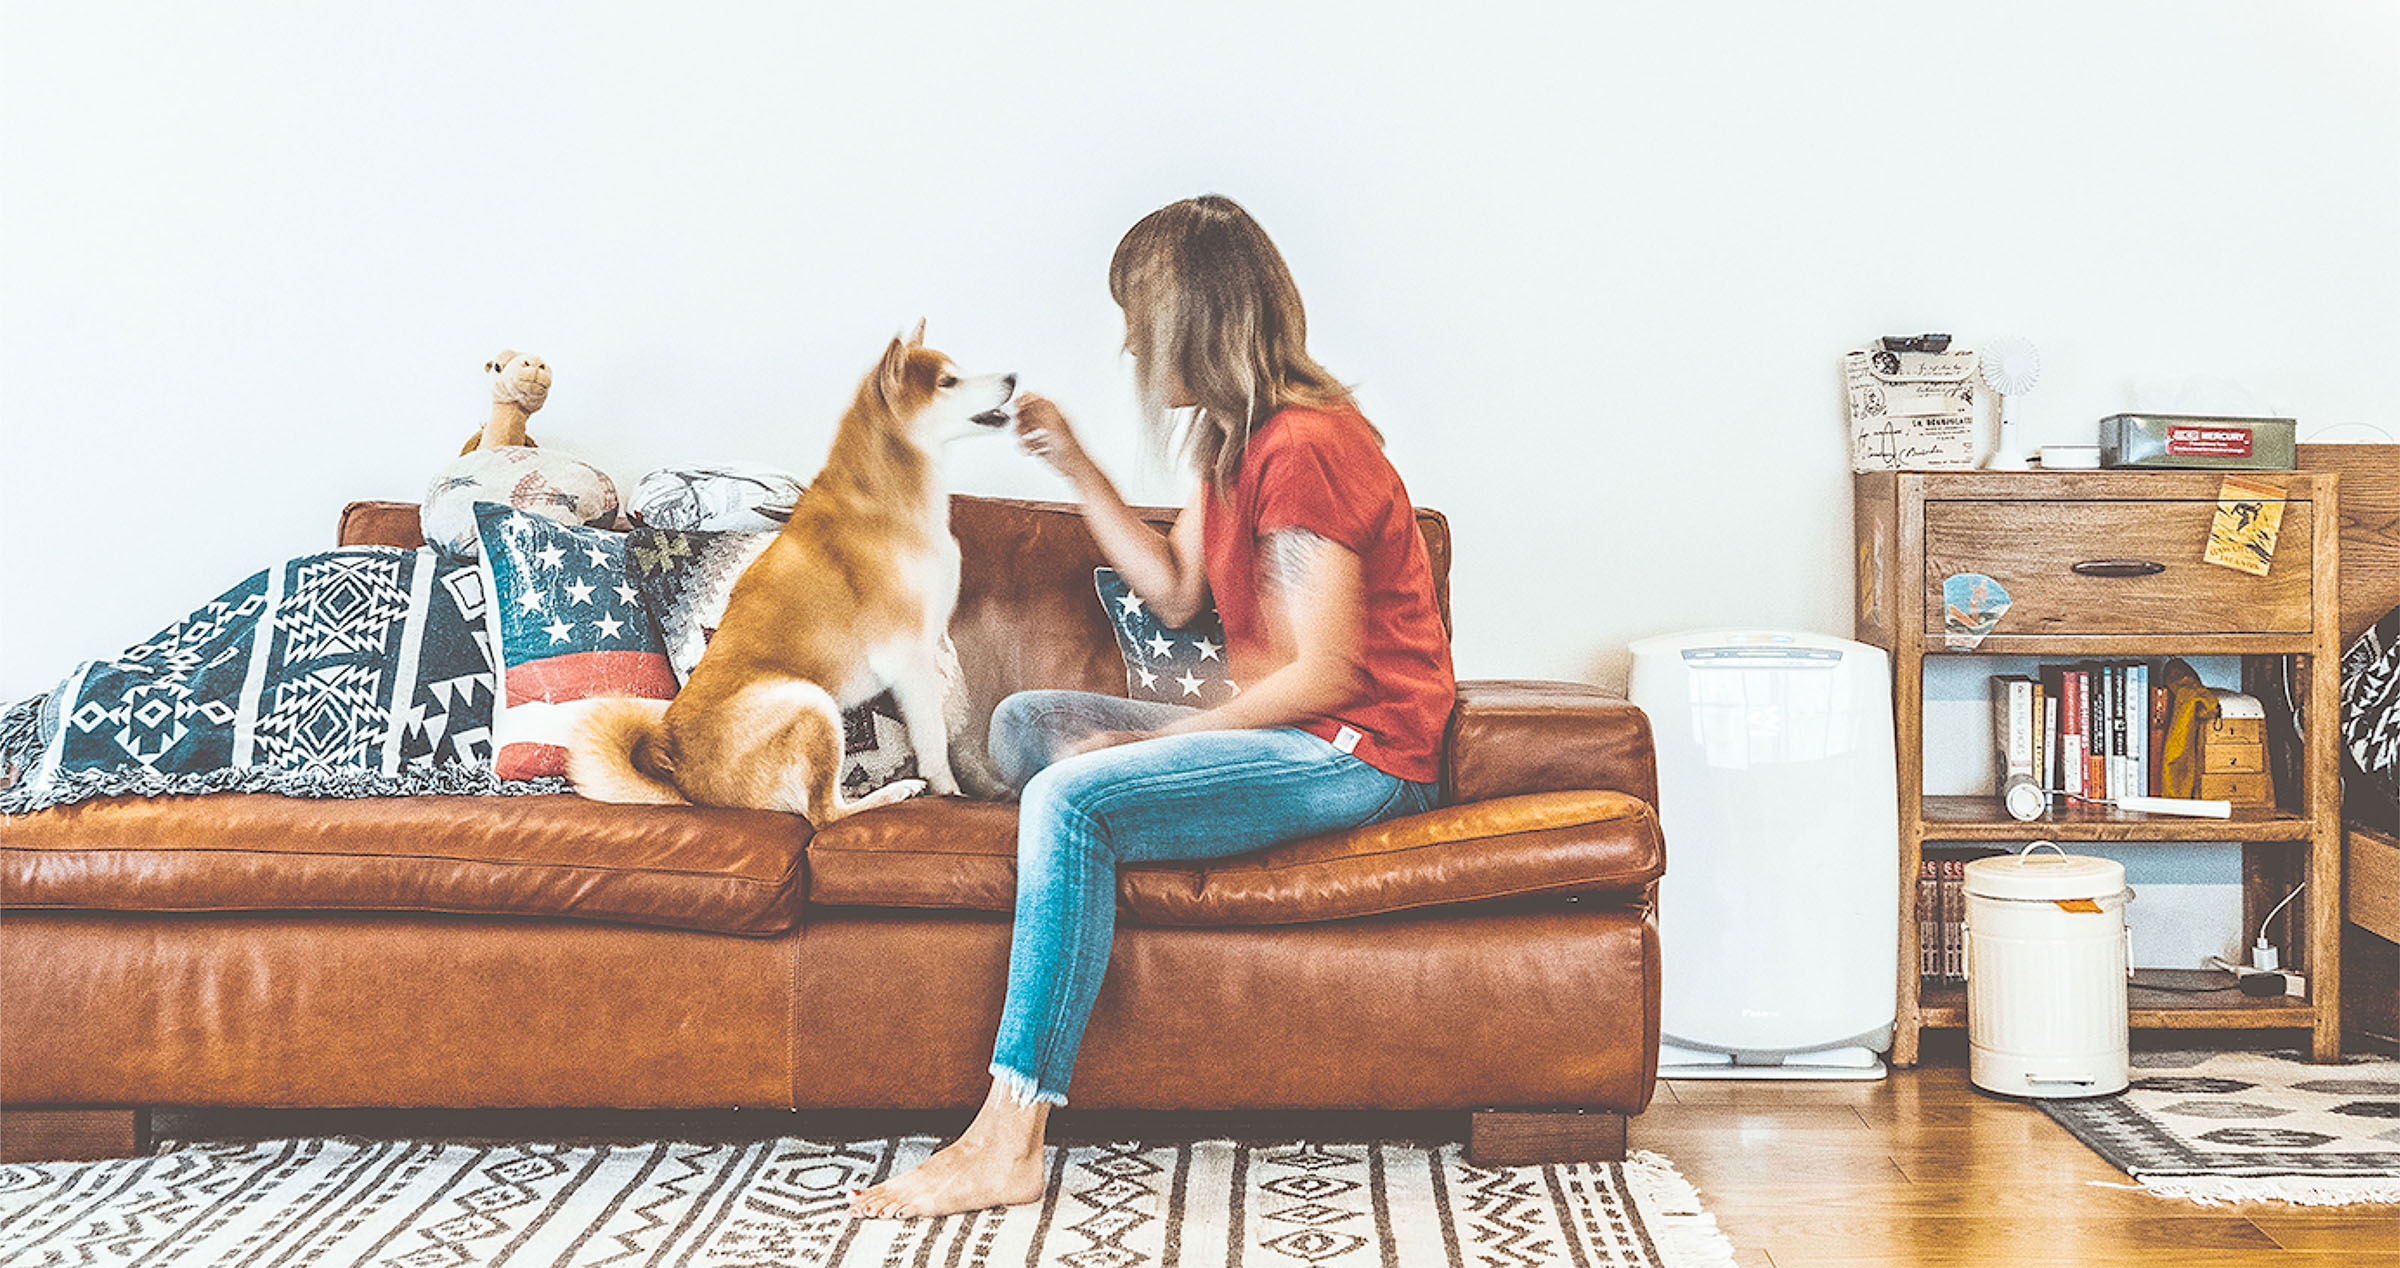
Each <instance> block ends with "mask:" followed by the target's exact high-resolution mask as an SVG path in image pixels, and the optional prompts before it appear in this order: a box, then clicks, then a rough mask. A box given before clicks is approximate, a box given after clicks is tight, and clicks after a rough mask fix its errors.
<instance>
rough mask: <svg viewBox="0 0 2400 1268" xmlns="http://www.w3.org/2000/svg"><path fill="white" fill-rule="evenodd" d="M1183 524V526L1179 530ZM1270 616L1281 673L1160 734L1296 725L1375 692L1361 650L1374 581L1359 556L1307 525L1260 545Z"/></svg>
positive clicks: (1278, 532)
mask: <svg viewBox="0 0 2400 1268" xmlns="http://www.w3.org/2000/svg"><path fill="white" fill-rule="evenodd" d="M1178 527H1180V525H1178ZM1259 546H1260V552H1261V558H1260V560H1259V567H1260V569H1261V572H1262V574H1263V576H1264V578H1265V580H1266V581H1267V585H1266V587H1265V593H1266V597H1267V616H1268V626H1269V630H1270V633H1271V634H1272V636H1273V639H1274V651H1275V652H1276V653H1277V655H1276V659H1277V661H1279V662H1280V663H1281V665H1282V667H1281V668H1279V669H1276V670H1274V671H1273V672H1271V673H1269V674H1268V675H1267V676H1266V677H1264V678H1262V679H1260V680H1258V681H1257V682H1253V683H1245V684H1243V685H1242V688H1241V692H1240V694H1238V695H1236V696H1235V697H1234V698H1233V699H1231V700H1228V701H1226V702H1225V703H1224V704H1221V705H1218V706H1217V707H1216V708H1213V709H1208V710H1205V711H1203V712H1201V713H1197V714H1194V715H1192V716H1190V717H1186V718H1182V719H1180V720H1178V721H1176V722H1173V723H1171V724H1169V725H1168V726H1166V727H1163V728H1161V729H1160V731H1159V734H1161V735H1174V734H1178V733H1181V732H1185V731H1228V730H1242V729H1251V728H1257V727H1271V726H1289V725H1291V724H1292V723H1295V722H1302V721H1306V720H1307V719H1310V718H1319V717H1323V716H1325V715H1327V714H1329V713H1333V712H1335V711H1337V710H1339V709H1341V708H1342V707H1343V706H1344V705H1347V704H1349V703H1351V702H1352V701H1354V700H1357V699H1358V698H1359V697H1360V696H1361V695H1363V694H1365V692H1366V689H1367V685H1368V682H1367V672H1366V666H1365V665H1364V664H1363V663H1362V661H1361V660H1360V655H1359V646H1360V642H1361V633H1362V628H1363V626H1364V623H1365V612H1366V582H1365V580H1364V575H1363V572H1362V570H1361V568H1360V566H1359V559H1358V556H1357V555H1354V554H1352V553H1350V551H1349V550H1347V549H1345V548H1344V547H1342V546H1341V545H1340V544H1339V543H1337V542H1335V541H1333V540H1332V539H1330V538H1326V537H1321V536H1319V535H1317V534H1315V533H1312V532H1310V531H1308V530H1307V529H1304V528H1287V529H1279V530H1276V531H1274V532H1270V533H1268V534H1266V535H1265V537H1263V538H1262V539H1261V540H1260V543H1259Z"/></svg>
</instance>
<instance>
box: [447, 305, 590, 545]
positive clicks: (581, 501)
mask: <svg viewBox="0 0 2400 1268" xmlns="http://www.w3.org/2000/svg"><path fill="white" fill-rule="evenodd" d="M483 368H484V372H485V373H486V374H488V375H490V376H491V380H492V416H491V419H490V420H489V421H487V422H486V423H484V425H483V430H482V431H480V432H477V433H476V434H475V438H474V439H472V440H470V441H468V442H467V447H466V448H465V449H462V450H460V451H459V456H458V457H456V458H453V459H451V460H450V464H449V465H448V466H445V467H443V468H442V469H441V470H440V471H437V472H435V473H434V477H433V483H432V485H431V486H430V487H428V488H427V489H426V490H425V503H424V509H423V511H422V513H421V514H420V516H419V520H420V522H421V524H422V525H423V527H424V530H425V540H426V541H428V542H431V543H432V544H434V545H435V546H438V547H440V548H441V549H443V550H445V551H447V552H449V553H450V554H453V555H458V556H462V557H464V558H468V559H472V558H474V557H475V556H476V554H477V553H478V551H479V549H480V547H479V543H478V542H477V541H476V535H475V534H476V528H475V504H476V503H477V502H500V503H504V504H506V505H509V506H513V507H515V508H517V509H518V510H520V511H524V512H527V513H528V514H533V515H539V516H542V517H544V518H546V519H554V520H557V521H559V522H561V523H565V524H584V525H590V526H593V527H599V528H609V527H614V526H615V525H616V522H617V506H618V503H617V486H616V482H614V481H612V480H610V479H609V478H608V474H607V473H606V472H604V471H602V470H600V469H599V468H598V467H595V466H593V465H591V464H590V463H587V462H579V461H577V460H576V459H574V458H570V457H568V456H567V455H565V454H563V453H559V452H557V451H556V450H549V449H537V448H535V447H534V443H533V437H531V436H528V435H526V434H525V420H526V419H528V418H531V417H532V416H533V412H534V411H535V410H538V409H540V408H541V407H542V402H544V401H546V400H548V399H549V397H550V366H549V363H547V362H545V361H543V360H542V359H541V358H540V357H537V356H532V355H530V354H527V353H521V352H516V351H513V350H512V351H509V352H503V353H501V354H500V355H499V356H497V357H494V358H492V359H491V360H490V361H488V362H485V363H484V367H483Z"/></svg>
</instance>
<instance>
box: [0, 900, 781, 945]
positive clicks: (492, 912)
mask: <svg viewBox="0 0 2400 1268" xmlns="http://www.w3.org/2000/svg"><path fill="white" fill-rule="evenodd" d="M6 909H7V910H9V911H66V912H93V913H115V914H118V915H126V916H145V915H160V916H208V915H227V916H232V915H246V916H254V915H267V914H271V913H276V912H282V913H286V914H290V915H299V916H305V915H307V914H309V913H310V912H318V911H340V912H380V913H383V914H386V915H393V916H491V917H494V918H500V919H510V920H572V921H575V922H577V923H579V924H590V925H638V926H640V927H641V928H644V929H676V930H681V931H683V932H685V933H715V934H723V935H725V936H726V937H729V938H773V937H780V936H782V935H783V934H787V933H790V932H791V931H792V929H793V927H794V925H795V924H797V923H798V922H797V921H794V922H793V924H786V925H780V926H777V927H775V928H772V929H758V928H743V929H728V928H725V927H724V926H723V925H699V924H691V923H688V922H679V923H675V924H669V923H667V922H666V918H664V917H649V918H641V917H635V916H629V915H607V914H600V915H587V914H584V913H581V912H567V911H561V912H543V911H526V910H524V909H522V908H516V909H508V908H495V907H436V906H432V905H430V904H425V903H416V904H412V905H410V906H406V907H396V906H392V905H390V904H387V903H367V904H364V905H360V904H357V903H337V902H318V901H315V900H311V901H310V902H309V904H308V905H307V906H305V907H188V906H186V907H167V906H160V905H155V904H148V905H144V906H140V907H81V906H76V905H74V904H72V903H47V902H39V903H29V902H17V901H14V900H11V901H10V902H9V903H8V905H7V908H6Z"/></svg>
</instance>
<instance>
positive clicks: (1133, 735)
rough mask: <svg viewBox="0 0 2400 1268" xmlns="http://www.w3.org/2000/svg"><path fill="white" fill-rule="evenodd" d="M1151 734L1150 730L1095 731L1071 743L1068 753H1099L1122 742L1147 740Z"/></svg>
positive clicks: (1071, 754)
mask: <svg viewBox="0 0 2400 1268" xmlns="http://www.w3.org/2000/svg"><path fill="white" fill-rule="evenodd" d="M1151 734H1152V733H1151V732H1148V731H1094V732H1092V733H1091V734H1090V735H1087V736H1084V737H1083V738H1082V739H1080V740H1077V741H1075V743H1073V744H1072V745H1069V746H1068V748H1067V753H1068V755H1069V756H1076V755H1080V754H1083V753H1097V752H1099V751H1100V750H1101V749H1104V748H1115V747H1116V746H1118V745H1120V744H1132V743H1134V742H1136V741H1139V740H1147V739H1149V738H1151Z"/></svg>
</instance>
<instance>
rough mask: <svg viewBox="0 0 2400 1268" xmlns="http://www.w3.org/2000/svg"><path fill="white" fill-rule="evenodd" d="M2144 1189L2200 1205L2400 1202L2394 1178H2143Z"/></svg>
mask: <svg viewBox="0 0 2400 1268" xmlns="http://www.w3.org/2000/svg"><path fill="white" fill-rule="evenodd" d="M2138 1178H2139V1179H2140V1180H2141V1182H2142V1188H2143V1189H2144V1190H2146V1191H2148V1192H2150V1193H2152V1194H2155V1195H2157V1196H2159V1197H2162V1198H2176V1199H2179V1200H2181V1201H2185V1202H2190V1203H2193V1204H2194V1205H2197V1206H2232V1205H2235V1204H2238V1203H2242V1202H2283V1203H2288V1204H2290V1205H2292V1206H2352V1205H2365V1204H2368V1203H2387V1202H2400V1179H2395V1178H2393V1177H2390V1176H2367V1177H2350V1176H2143V1177H2138Z"/></svg>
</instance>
